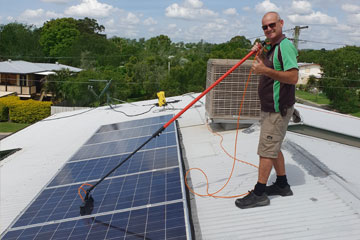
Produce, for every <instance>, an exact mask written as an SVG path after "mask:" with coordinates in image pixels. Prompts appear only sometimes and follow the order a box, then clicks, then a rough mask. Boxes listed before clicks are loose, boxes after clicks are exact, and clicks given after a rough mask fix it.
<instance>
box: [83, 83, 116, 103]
mask: <svg viewBox="0 0 360 240" xmlns="http://www.w3.org/2000/svg"><path fill="white" fill-rule="evenodd" d="M111 81H112V79H110V80H95V79H90V80H89V82H107V83H106V85H105V87H104V89H103V90H102V91H101V93H100V94H99V95H97V94H96V92H95V91H94V87H93V86H91V85H88V90H89V91H90V92H92V94H94V96H95V97H96V98H97V99H99V100H100V98H101V97H102V96H103V95H104V94H105V93H106V96H107V100H106V101H107V102H109V98H110V95H109V93H108V89H109V87H110V84H111Z"/></svg>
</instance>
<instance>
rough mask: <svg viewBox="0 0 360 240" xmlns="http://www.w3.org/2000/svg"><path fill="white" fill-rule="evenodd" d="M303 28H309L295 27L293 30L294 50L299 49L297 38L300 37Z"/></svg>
mask: <svg viewBox="0 0 360 240" xmlns="http://www.w3.org/2000/svg"><path fill="white" fill-rule="evenodd" d="M304 28H309V26H303V27H300V26H295V28H294V29H293V30H294V46H295V47H296V49H299V36H300V30H301V29H304Z"/></svg>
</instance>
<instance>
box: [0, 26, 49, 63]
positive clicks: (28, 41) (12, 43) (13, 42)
mask: <svg viewBox="0 0 360 240" xmlns="http://www.w3.org/2000/svg"><path fill="white" fill-rule="evenodd" d="M39 38H40V32H39V29H37V28H35V27H34V26H28V25H25V24H21V23H16V22H14V23H9V24H6V25H0V54H1V56H0V60H7V59H8V58H11V59H20V60H28V61H29V60H30V61H33V60H34V58H35V57H36V58H41V57H42V56H43V52H42V48H41V46H40V44H39ZM35 60H36V59H35Z"/></svg>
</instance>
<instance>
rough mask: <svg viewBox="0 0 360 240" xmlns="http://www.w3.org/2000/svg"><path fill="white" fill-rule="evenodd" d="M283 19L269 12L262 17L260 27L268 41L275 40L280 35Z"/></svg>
mask: <svg viewBox="0 0 360 240" xmlns="http://www.w3.org/2000/svg"><path fill="white" fill-rule="evenodd" d="M283 25H284V21H283V20H278V18H277V15H276V14H273V13H269V14H267V15H265V16H264V17H263V19H262V28H263V31H264V34H265V36H266V37H267V38H268V39H269V40H270V41H275V40H277V38H279V37H280V36H281V35H282V27H283Z"/></svg>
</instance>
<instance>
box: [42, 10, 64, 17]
mask: <svg viewBox="0 0 360 240" xmlns="http://www.w3.org/2000/svg"><path fill="white" fill-rule="evenodd" d="M45 16H46V17H47V18H61V17H63V15H62V14H59V13H56V12H53V11H47V12H46V13H45Z"/></svg>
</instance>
